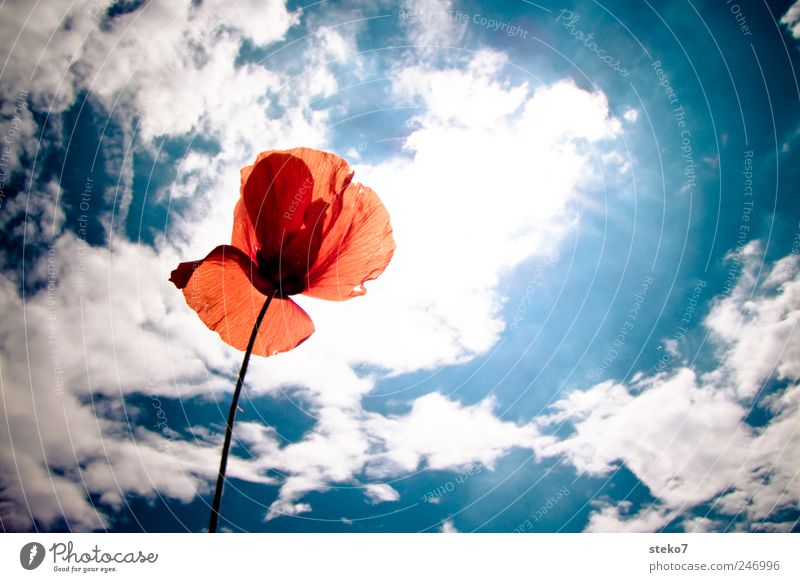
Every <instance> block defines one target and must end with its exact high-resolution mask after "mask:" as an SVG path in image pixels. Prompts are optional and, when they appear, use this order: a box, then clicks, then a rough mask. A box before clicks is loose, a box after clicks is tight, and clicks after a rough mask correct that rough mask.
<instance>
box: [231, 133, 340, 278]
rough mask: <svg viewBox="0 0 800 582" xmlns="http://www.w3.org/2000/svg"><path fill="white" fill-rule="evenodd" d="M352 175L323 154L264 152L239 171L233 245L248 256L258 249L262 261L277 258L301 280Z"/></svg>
mask: <svg viewBox="0 0 800 582" xmlns="http://www.w3.org/2000/svg"><path fill="white" fill-rule="evenodd" d="M352 175H353V174H352V172H351V171H350V167H349V166H348V165H347V162H345V161H344V160H343V159H341V158H340V157H338V156H335V155H333V154H329V153H327V152H322V151H318V150H313V149H309V148H295V149H292V150H287V151H268V152H263V153H262V154H260V155H259V156H258V158H257V159H256V161H255V163H254V164H253V165H252V166H247V167H246V168H243V169H242V187H241V193H242V197H241V200H240V204H239V205H237V208H236V211H235V214H234V230H233V237H232V239H233V245H234V246H237V247H239V248H242V249H244V250H245V251H246V252H248V254H250V252H249V251H250V248H252V247H253V246H254V245H257V246H258V248H259V249H261V250H262V252H263V254H264V257H265V259H267V260H274V259H275V258H276V257H278V256H280V257H281V261H280V262H281V270H282V271H284V274H289V275H295V276H303V275H305V272H306V271H307V270H308V266H309V265H310V264H311V263H310V262H309V261H311V262H313V260H314V258H315V257H316V255H315V252H314V251H315V249H316V248H319V245H320V241H319V240H316V239H317V238H318V237H321V236H322V234H323V232H322V230H320V228H319V227H320V226H322V224H323V223H324V222H325V218H326V217H327V218H330V216H331V214H332V213H333V212H335V210H336V209H335V208H333V206H334V204H335V202H336V200H337V199H338V197H339V195H340V194H341V193H342V192H343V191H344V189H345V188H346V187H347V185H348V184H349V183H350V180H351V179H352ZM243 210H246V217H247V219H249V224H247V220H245V219H244V215H245V213H244V212H243ZM309 251H311V252H309ZM251 256H252V255H251ZM276 263H277V261H276Z"/></svg>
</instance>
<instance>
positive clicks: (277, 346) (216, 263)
mask: <svg viewBox="0 0 800 582" xmlns="http://www.w3.org/2000/svg"><path fill="white" fill-rule="evenodd" d="M253 276H255V277H258V274H257V272H256V268H255V265H254V264H253V262H252V261H251V260H250V257H248V256H247V255H246V254H245V253H244V252H243V251H241V250H239V249H237V248H236V247H232V246H229V245H221V246H218V247H217V248H215V249H214V250H213V251H211V252H210V253H209V254H208V256H207V257H206V258H205V259H202V260H200V261H191V262H186V263H181V264H180V265H179V266H178V268H177V269H175V270H174V271H172V276H171V277H170V280H171V281H172V282H173V283H174V284H175V286H176V287H178V288H179V289H182V290H183V295H184V297H185V298H186V303H187V304H188V305H189V307H191V308H192V309H194V310H195V311H196V312H197V314H198V315H199V316H200V319H201V320H202V321H203V323H205V324H206V325H207V326H208V327H209V329H211V330H213V331H215V332H217V333H218V334H219V335H220V337H222V339H223V341H224V342H225V343H227V344H229V345H231V346H233V347H235V348H237V349H239V350H245V349H246V348H247V344H248V342H249V340H250V334H251V333H252V331H253V326H254V324H255V321H256V318H257V317H258V313H259V311H260V310H261V307H262V306H263V305H264V301H266V299H267V296H266V295H265V294H264V293H262V292H261V290H259V289H258V288H256V286H255V285H254V284H253V281H252V280H251V278H252V277H253ZM256 284H258V285H259V287H261V288H262V289H264V287H263V285H262V282H261V281H258V280H257V279H256ZM313 332H314V324H313V323H312V321H311V318H310V317H309V316H308V315H307V314H306V312H305V311H303V310H302V309H301V308H300V306H298V305H297V304H296V303H295V302H294V301H292V300H291V299H282V298H279V297H275V298H273V300H272V303H271V304H270V307H269V309H268V310H267V314H266V316H265V317H264V320H263V321H262V323H261V326H260V328H259V332H258V336H257V338H256V341H255V344H254V346H253V353H254V354H256V355H259V356H271V355H274V354H277V353H279V352H286V351H289V350H291V349H293V348H295V347H297V346H298V345H299V344H301V343H302V342H303V341H305V340H306V339H308V337H309V336H310V335H311V334H312V333H313Z"/></svg>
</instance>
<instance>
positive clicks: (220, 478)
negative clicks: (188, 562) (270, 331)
mask: <svg viewBox="0 0 800 582" xmlns="http://www.w3.org/2000/svg"><path fill="white" fill-rule="evenodd" d="M274 296H275V292H274V291H273V292H272V293H270V294H269V295H267V299H266V301H264V305H263V307H262V308H261V311H260V312H259V313H258V317H257V318H256V323H255V325H253V333H251V334H250V341H249V342H248V343H247V350H246V351H245V352H244V360H242V368H241V369H240V370H239V379H238V380H237V381H236V388H235V389H234V391H233V397H232V398H231V409H230V410H229V411H228V425H227V427H226V428H225V442H224V443H223V445H222V458H221V459H220V461H219V473H218V474H217V488H216V490H215V491H214V502H213V503H212V504H211V518H210V519H209V521H208V533H216V531H217V520H218V519H219V506H220V504H221V503H222V488H223V487H224V486H225V470H226V468H227V466H228V453H229V452H230V450H231V438H232V437H233V422H234V420H236V409H237V407H238V405H239V395H240V394H241V393H242V385H243V384H244V375H245V374H247V364H249V363H250V353H251V352H252V351H253V345H254V344H255V343H256V336H257V335H258V328H259V327H260V326H261V321H262V320H263V319H264V315H265V314H266V313H267V308H268V307H269V304H270V303H271V302H272V298H273V297H274Z"/></svg>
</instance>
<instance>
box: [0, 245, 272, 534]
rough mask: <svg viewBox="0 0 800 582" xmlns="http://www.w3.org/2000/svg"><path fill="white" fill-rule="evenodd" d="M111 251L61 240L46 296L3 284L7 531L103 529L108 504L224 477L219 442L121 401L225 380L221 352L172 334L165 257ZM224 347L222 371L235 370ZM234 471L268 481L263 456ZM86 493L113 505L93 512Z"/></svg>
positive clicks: (43, 275)
mask: <svg viewBox="0 0 800 582" xmlns="http://www.w3.org/2000/svg"><path fill="white" fill-rule="evenodd" d="M110 250H111V252H109V249H99V248H91V247H89V246H88V245H86V244H85V243H82V242H80V241H76V240H75V239H74V238H73V237H71V236H69V235H64V236H62V237H61V238H60V239H58V241H57V242H56V243H55V245H54V246H53V247H52V250H51V251H49V252H47V253H46V254H45V255H44V256H43V258H42V259H41V260H40V262H39V264H38V265H36V266H35V268H34V276H35V278H36V279H37V282H38V284H39V285H40V286H41V287H42V291H41V292H39V293H29V294H28V296H27V297H26V299H25V301H24V302H23V300H22V299H21V298H20V296H19V293H18V291H17V289H18V285H17V283H15V282H12V281H10V280H9V279H8V278H7V277H5V276H2V277H0V312H1V313H3V327H2V331H1V332H0V354H2V355H0V383H2V391H3V399H2V401H1V402H0V416H2V417H3V418H4V419H5V422H3V423H2V428H0V458H1V459H0V460H1V462H0V465H1V466H2V471H0V491H2V495H1V496H0V518H1V519H2V522H3V524H4V527H6V528H7V529H11V530H23V529H27V528H29V527H30V526H31V521H32V520H33V519H35V520H37V522H38V523H39V524H40V525H42V526H44V527H52V526H54V525H58V524H59V523H60V522H61V520H64V522H65V523H66V525H67V526H68V527H70V528H72V529H75V530H79V531H80V530H87V529H97V528H102V527H105V526H106V525H109V523H110V522H109V520H108V518H107V516H106V515H105V512H106V509H105V508H106V507H111V508H114V509H119V508H120V507H121V506H122V505H123V504H124V503H125V499H126V497H127V496H129V495H141V496H144V497H147V498H154V497H156V496H157V495H164V496H166V497H172V498H175V499H179V500H181V501H185V502H188V501H190V500H192V499H193V498H194V497H195V496H196V495H197V494H198V493H205V492H207V490H208V484H209V483H210V482H211V480H212V479H213V478H214V476H215V475H216V463H217V460H216V459H217V456H218V454H219V439H218V438H215V439H214V440H212V441H206V440H204V439H201V440H195V441H194V442H190V441H185V440H183V439H182V438H180V437H179V435H177V433H175V432H174V430H172V429H170V428H169V427H170V424H172V425H173V426H174V424H175V423H177V422H179V421H178V419H175V418H173V419H169V418H166V419H165V425H164V426H163V427H157V426H152V427H146V426H141V425H139V419H140V414H139V411H137V410H135V409H133V408H131V407H130V405H129V404H126V403H125V401H123V400H122V399H121V397H122V396H123V395H125V394H129V393H132V392H138V393H140V394H148V395H150V396H151V400H152V402H153V406H155V403H156V402H159V406H160V400H158V399H159V397H160V396H163V395H165V394H168V395H170V396H173V397H174V396H177V395H179V394H180V393H181V392H183V383H184V382H186V380H188V379H192V384H193V385H194V387H193V389H194V390H198V389H202V388H203V386H206V388H208V387H213V385H214V383H215V380H216V382H219V379H218V378H216V379H215V378H214V377H213V375H210V374H209V373H208V372H207V371H206V367H205V366H206V364H209V365H212V366H213V365H214V362H215V359H214V358H213V357H210V358H209V360H208V362H204V361H201V360H199V359H197V358H196V357H194V355H193V351H192V345H191V342H190V343H189V344H184V343H183V342H175V343H170V342H169V341H168V339H169V338H168V337H165V336H164V331H163V326H164V321H165V320H166V319H168V318H169V317H170V315H169V314H168V312H169V311H170V310H174V309H175V307H176V306H178V305H180V303H179V302H178V301H177V300H175V299H173V298H172V297H171V296H168V297H163V296H162V289H163V287H164V286H165V281H164V279H163V273H164V271H163V270H162V269H159V262H158V259H157V257H156V255H155V253H154V252H153V251H152V250H151V249H149V248H148V247H136V246H134V245H132V244H129V243H119V244H118V245H115V246H114V247H113V248H112V249H110ZM190 323H191V322H190ZM192 335H194V336H195V337H199V336H197V330H196V329H195V330H194V331H190V332H189V333H187V334H186V338H188V339H190V338H191V337H192ZM201 341H202V340H201ZM216 351H217V354H218V359H217V361H216V364H217V365H222V366H223V367H225V366H228V365H233V362H232V361H228V362H226V361H225V354H224V353H221V352H220V350H219V349H217V350H216ZM206 354H207V355H209V356H212V355H213V354H214V349H210V350H206ZM176 377H179V378H182V380H181V381H180V382H179V383H176V382H175V378H176ZM226 382H227V380H226ZM154 411H155V409H154ZM231 474H232V475H233V474H235V475H237V476H238V477H240V478H242V479H247V480H250V481H254V482H261V483H267V482H271V481H270V479H268V478H266V477H265V476H264V474H263V469H262V468H261V467H260V466H258V465H257V464H254V463H253V462H252V461H246V460H242V459H233V460H232V466H231ZM89 493H91V494H92V495H96V496H97V497H98V498H99V500H100V501H101V503H103V504H104V506H103V507H101V508H100V509H99V510H96V509H95V507H93V506H92V504H91V503H90V501H89V499H88V498H87V494H89Z"/></svg>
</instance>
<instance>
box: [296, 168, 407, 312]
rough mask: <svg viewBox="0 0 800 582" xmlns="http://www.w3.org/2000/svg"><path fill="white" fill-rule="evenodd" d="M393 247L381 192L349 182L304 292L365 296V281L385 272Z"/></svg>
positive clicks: (330, 297) (341, 297) (324, 295)
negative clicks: (380, 196) (379, 195)
mask: <svg viewBox="0 0 800 582" xmlns="http://www.w3.org/2000/svg"><path fill="white" fill-rule="evenodd" d="M394 249H395V243H394V238H393V237H392V226H391V223H390V222H389V213H388V212H387V210H386V207H385V206H384V205H383V203H382V202H381V201H380V199H379V198H378V195H377V194H376V193H375V192H374V191H373V190H372V189H371V188H367V187H366V186H362V185H361V184H358V183H356V184H350V185H348V187H347V189H346V190H345V192H344V193H343V195H342V197H341V210H340V212H339V213H338V215H337V216H336V217H335V219H334V221H333V223H332V224H331V225H330V228H329V229H327V232H326V233H325V235H324V237H323V239H322V245H321V247H320V249H319V252H318V255H317V260H316V261H315V263H314V265H313V266H312V268H311V270H310V271H309V273H308V288H307V290H306V291H305V292H304V294H305V295H310V296H312V297H318V298H320V299H328V300H333V301H342V300H345V299H350V298H351V297H357V296H359V295H363V294H364V293H366V289H364V283H365V282H366V281H369V280H372V279H375V278H376V277H378V275H380V274H381V273H382V272H383V270H384V269H385V268H386V266H387V265H388V264H389V261H390V260H391V258H392V254H393V253H394Z"/></svg>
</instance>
